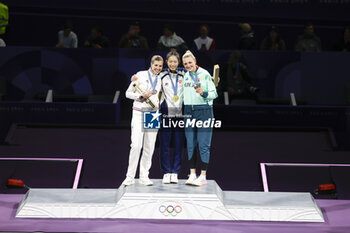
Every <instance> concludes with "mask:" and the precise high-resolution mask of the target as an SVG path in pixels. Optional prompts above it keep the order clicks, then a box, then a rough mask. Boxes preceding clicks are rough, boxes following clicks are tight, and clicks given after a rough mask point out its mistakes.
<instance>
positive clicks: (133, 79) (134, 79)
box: [131, 74, 137, 82]
mask: <svg viewBox="0 0 350 233" xmlns="http://www.w3.org/2000/svg"><path fill="white" fill-rule="evenodd" d="M136 80H137V76H136V75H135V74H134V75H133V76H132V77H131V82H135V81H136Z"/></svg>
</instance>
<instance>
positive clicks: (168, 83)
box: [161, 69, 185, 116]
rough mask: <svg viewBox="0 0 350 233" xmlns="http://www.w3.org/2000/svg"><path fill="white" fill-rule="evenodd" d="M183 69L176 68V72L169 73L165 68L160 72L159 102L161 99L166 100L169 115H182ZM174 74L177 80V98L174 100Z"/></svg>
mask: <svg viewBox="0 0 350 233" xmlns="http://www.w3.org/2000/svg"><path fill="white" fill-rule="evenodd" d="M184 73H185V70H183V69H178V70H176V73H171V72H169V71H167V70H165V71H163V72H162V76H161V79H162V93H163V94H162V98H161V104H162V103H163V101H166V103H167V106H168V115H169V116H179V115H182V105H183V88H182V82H183V75H184ZM176 76H177V78H178V80H177V96H178V97H179V99H178V100H177V101H174V99H173V98H174V95H175V94H174V88H173V85H174V86H176Z"/></svg>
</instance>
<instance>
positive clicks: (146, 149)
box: [123, 55, 163, 186]
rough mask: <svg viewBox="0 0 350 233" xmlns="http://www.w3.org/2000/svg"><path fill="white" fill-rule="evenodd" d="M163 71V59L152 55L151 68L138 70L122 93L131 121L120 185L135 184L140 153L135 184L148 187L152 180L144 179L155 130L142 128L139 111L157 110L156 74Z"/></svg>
mask: <svg viewBox="0 0 350 233" xmlns="http://www.w3.org/2000/svg"><path fill="white" fill-rule="evenodd" d="M162 68H163V58H162V57H161V56H159V55H155V56H153V57H152V60H151V67H150V68H149V69H148V70H145V71H140V72H138V73H137V74H136V76H137V81H136V82H131V83H130V85H129V87H128V89H127V90H126V93H125V95H126V97H127V98H129V99H132V100H134V103H133V111H132V120H131V149H130V154H129V166H128V171H127V173H126V179H125V180H124V181H123V185H126V186H127V185H132V184H134V183H135V180H134V178H135V174H136V169H137V164H138V161H139V158H140V152H141V149H143V150H142V156H141V161H140V179H139V182H140V183H141V184H144V185H152V184H153V183H152V181H151V180H150V179H149V178H148V174H149V169H150V168H151V164H152V156H153V152H154V147H155V142H156V139H157V133H158V130H156V129H151V130H147V129H143V112H144V111H150V110H157V109H158V107H159V98H158V94H159V92H160V90H161V80H160V77H159V73H160V72H161V71H162ZM135 84H138V87H139V88H140V89H142V91H143V94H140V93H139V91H137V90H136V88H135ZM148 99H149V100H152V102H153V104H154V105H155V108H153V109H151V107H150V104H148V103H147V102H148Z"/></svg>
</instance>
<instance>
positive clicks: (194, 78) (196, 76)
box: [189, 70, 198, 84]
mask: <svg viewBox="0 0 350 233" xmlns="http://www.w3.org/2000/svg"><path fill="white" fill-rule="evenodd" d="M189 73H190V76H191V79H192V80H193V82H194V84H197V83H198V74H197V70H196V72H194V75H195V77H193V75H192V74H191V72H189Z"/></svg>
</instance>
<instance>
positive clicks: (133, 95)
mask: <svg viewBox="0 0 350 233" xmlns="http://www.w3.org/2000/svg"><path fill="white" fill-rule="evenodd" d="M148 72H149V73H150V74H151V78H152V82H153V84H154V82H155V81H156V79H158V81H157V85H156V87H155V90H156V91H157V93H156V94H154V95H152V96H151V97H150V99H151V100H152V102H153V103H154V104H155V105H156V108H155V109H154V110H157V109H158V108H159V98H158V95H159V92H160V90H161V86H162V80H161V79H160V76H161V75H162V73H160V74H158V75H155V74H154V73H153V71H152V70H151V68H150V69H149V70H144V71H139V72H137V73H136V77H137V80H136V81H135V82H131V83H130V85H129V87H128V89H127V90H126V92H125V96H126V98H129V99H132V100H134V103H133V109H134V110H138V111H149V110H150V106H149V105H148V104H147V103H146V102H145V101H143V102H141V101H140V96H141V95H142V94H141V93H139V92H138V91H136V89H135V88H134V86H133V85H134V83H137V84H138V86H139V87H140V88H141V89H142V90H143V93H146V92H148V91H151V90H152V85H151V82H150V80H149V77H148Z"/></svg>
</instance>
